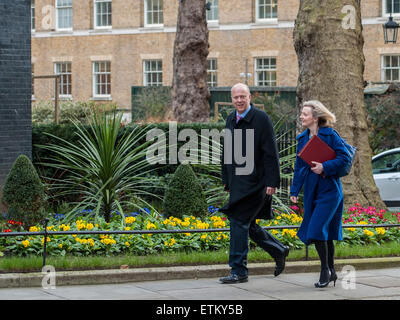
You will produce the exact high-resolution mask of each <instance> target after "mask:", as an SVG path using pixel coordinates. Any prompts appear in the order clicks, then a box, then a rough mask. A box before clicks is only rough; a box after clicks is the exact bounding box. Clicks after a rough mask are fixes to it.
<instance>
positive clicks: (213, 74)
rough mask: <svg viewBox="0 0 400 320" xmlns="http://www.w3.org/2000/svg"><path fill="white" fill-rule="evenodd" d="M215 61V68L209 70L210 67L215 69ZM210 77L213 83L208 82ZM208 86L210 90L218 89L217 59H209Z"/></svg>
mask: <svg viewBox="0 0 400 320" xmlns="http://www.w3.org/2000/svg"><path fill="white" fill-rule="evenodd" d="M213 61H215V68H209V67H210V66H211V67H214V63H213ZM209 76H210V77H211V81H208V77H209ZM214 77H215V81H213V78H214ZM207 85H208V86H209V87H210V88H213V87H218V59H217V58H210V59H207Z"/></svg>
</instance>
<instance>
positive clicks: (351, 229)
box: [346, 228, 356, 232]
mask: <svg viewBox="0 0 400 320" xmlns="http://www.w3.org/2000/svg"><path fill="white" fill-rule="evenodd" d="M346 229H347V230H349V231H351V232H354V231H356V228H346Z"/></svg>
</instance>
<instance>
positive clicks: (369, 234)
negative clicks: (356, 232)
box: [364, 230, 374, 237]
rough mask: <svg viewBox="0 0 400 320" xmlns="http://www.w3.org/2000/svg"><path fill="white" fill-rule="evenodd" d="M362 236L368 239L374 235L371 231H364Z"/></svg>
mask: <svg viewBox="0 0 400 320" xmlns="http://www.w3.org/2000/svg"><path fill="white" fill-rule="evenodd" d="M364 234H366V235H367V236H369V237H372V236H373V235H374V233H373V232H372V231H369V230H364Z"/></svg>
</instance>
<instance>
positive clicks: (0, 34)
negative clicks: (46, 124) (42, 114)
mask: <svg viewBox="0 0 400 320" xmlns="http://www.w3.org/2000/svg"><path fill="white" fill-rule="evenodd" d="M29 10H30V0H1V1H0V198H1V186H2V184H3V183H4V182H5V179H6V177H7V174H8V172H9V170H10V168H11V166H12V164H13V163H14V161H15V159H16V158H17V157H18V156H19V155H20V154H25V155H27V156H28V157H30V158H31V154H32V123H31V122H32V121H31V34H30V12H29ZM1 207H2V206H1V202H0V209H1ZM0 213H1V211H0Z"/></svg>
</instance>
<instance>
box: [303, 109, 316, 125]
mask: <svg viewBox="0 0 400 320" xmlns="http://www.w3.org/2000/svg"><path fill="white" fill-rule="evenodd" d="M300 121H301V125H302V126H303V127H305V128H310V127H312V126H313V125H315V124H316V125H318V118H314V117H313V114H312V108H311V107H308V106H304V107H303V110H302V111H301V114H300Z"/></svg>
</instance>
